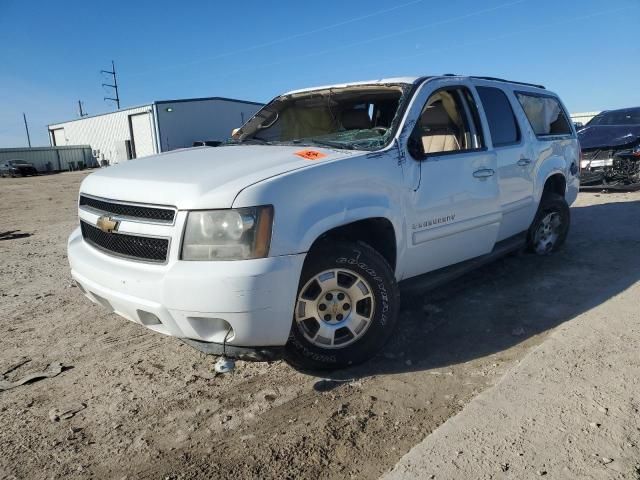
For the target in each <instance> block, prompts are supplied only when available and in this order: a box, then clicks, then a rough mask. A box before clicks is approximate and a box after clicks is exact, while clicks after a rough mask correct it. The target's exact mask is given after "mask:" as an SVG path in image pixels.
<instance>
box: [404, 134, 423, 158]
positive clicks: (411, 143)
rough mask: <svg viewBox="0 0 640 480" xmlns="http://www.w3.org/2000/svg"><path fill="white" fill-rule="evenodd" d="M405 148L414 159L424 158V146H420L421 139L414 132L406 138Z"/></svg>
mask: <svg viewBox="0 0 640 480" xmlns="http://www.w3.org/2000/svg"><path fill="white" fill-rule="evenodd" d="M407 150H408V151H409V154H410V155H411V156H412V157H413V158H414V159H416V160H424V159H425V156H426V155H425V153H424V147H423V146H422V140H421V139H420V138H419V137H418V136H417V135H414V134H411V136H409V138H408V139H407Z"/></svg>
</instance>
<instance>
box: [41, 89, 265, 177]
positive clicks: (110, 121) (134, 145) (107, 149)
mask: <svg viewBox="0 0 640 480" xmlns="http://www.w3.org/2000/svg"><path fill="white" fill-rule="evenodd" d="M261 107H262V104H261V103H256V102H248V101H245V100H234V99H231V98H220V97H210V98H191V99H184V100H161V101H156V102H153V103H151V104H148V105H142V106H139V107H131V108H125V109H122V110H118V111H115V112H110V113H104V114H101V115H94V116H90V117H83V118H79V119H77V120H70V121H68V122H62V123H54V124H51V125H49V126H48V129H49V139H50V142H51V145H52V146H67V145H90V146H91V149H92V150H93V155H94V157H95V158H96V159H97V160H99V161H103V160H105V161H107V162H108V163H110V164H113V163H119V162H122V161H126V160H130V159H133V158H140V157H145V156H147V155H153V154H155V153H160V152H166V151H169V150H175V149H176V148H184V147H191V146H193V143H194V142H198V141H223V140H225V139H227V138H229V137H230V136H231V130H233V129H234V128H236V127H239V126H241V125H242V124H243V123H244V122H246V121H247V120H248V119H249V118H250V117H251V116H253V114H254V113H255V112H257V111H258V110H259V109H260V108H261Z"/></svg>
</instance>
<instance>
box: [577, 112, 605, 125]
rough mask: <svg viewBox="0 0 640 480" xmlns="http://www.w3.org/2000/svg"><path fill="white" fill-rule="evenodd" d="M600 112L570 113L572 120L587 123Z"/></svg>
mask: <svg viewBox="0 0 640 480" xmlns="http://www.w3.org/2000/svg"><path fill="white" fill-rule="evenodd" d="M599 113H600V112H582V113H572V114H571V115H570V117H571V121H572V122H580V123H582V124H583V125H585V124H586V123H587V122H588V121H589V120H591V119H592V118H593V117H595V116H596V115H597V114H599Z"/></svg>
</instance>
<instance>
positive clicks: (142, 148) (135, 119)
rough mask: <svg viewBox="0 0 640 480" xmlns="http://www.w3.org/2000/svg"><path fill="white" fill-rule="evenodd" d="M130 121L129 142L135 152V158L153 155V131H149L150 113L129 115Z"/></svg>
mask: <svg viewBox="0 0 640 480" xmlns="http://www.w3.org/2000/svg"><path fill="white" fill-rule="evenodd" d="M129 122H130V123H131V136H132V137H133V138H132V139H131V140H132V141H131V143H132V144H133V150H134V152H135V158H140V157H146V156H147V155H153V154H154V153H155V150H154V148H153V133H152V131H151V115H150V114H149V113H138V114H136V115H130V116H129Z"/></svg>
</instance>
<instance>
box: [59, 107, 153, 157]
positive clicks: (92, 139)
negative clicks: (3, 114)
mask: <svg viewBox="0 0 640 480" xmlns="http://www.w3.org/2000/svg"><path fill="white" fill-rule="evenodd" d="M149 111H151V105H144V106H141V107H136V108H130V109H126V110H120V111H117V112H113V113H107V114H104V115H96V116H94V117H86V118H82V119H78V120H73V121H70V122H64V123H57V124H53V125H49V132H50V136H51V131H52V130H56V129H59V128H64V141H65V143H64V144H60V142H59V140H58V139H59V138H60V136H61V135H59V134H58V132H56V145H57V146H67V145H91V148H92V149H93V150H99V151H100V154H99V156H98V159H99V160H102V159H105V160H109V162H110V163H112V164H113V163H119V162H123V161H126V160H127V157H126V149H123V148H122V145H123V143H124V141H125V140H131V136H130V130H129V115H131V114H135V113H143V112H149ZM149 117H150V118H153V117H152V116H151V115H150V116H149ZM149 128H150V129H152V128H153V127H152V122H151V121H150V122H149ZM52 145H53V141H52ZM154 145H155V143H154Z"/></svg>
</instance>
